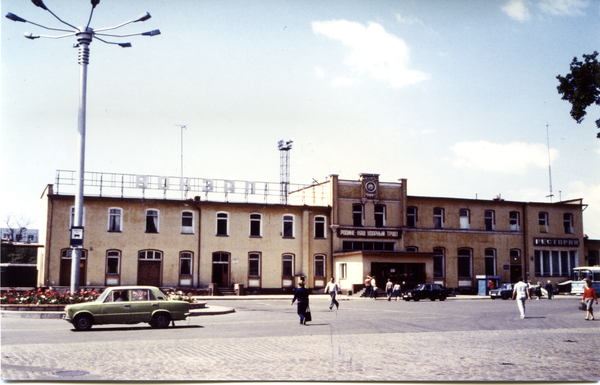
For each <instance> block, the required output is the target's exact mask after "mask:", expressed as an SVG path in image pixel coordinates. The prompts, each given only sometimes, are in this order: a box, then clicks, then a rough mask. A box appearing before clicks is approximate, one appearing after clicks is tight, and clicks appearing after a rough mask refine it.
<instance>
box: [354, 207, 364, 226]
mask: <svg viewBox="0 0 600 385" xmlns="http://www.w3.org/2000/svg"><path fill="white" fill-rule="evenodd" d="M363 223H364V222H363V205H356V204H355V205H352V224H353V225H354V226H355V227H362V226H363Z"/></svg>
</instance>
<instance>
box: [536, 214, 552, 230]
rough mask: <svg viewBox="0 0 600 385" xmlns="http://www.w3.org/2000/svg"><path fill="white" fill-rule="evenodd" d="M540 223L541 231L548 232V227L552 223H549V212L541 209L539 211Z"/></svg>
mask: <svg viewBox="0 0 600 385" xmlns="http://www.w3.org/2000/svg"><path fill="white" fill-rule="evenodd" d="M542 222H543V223H542ZM538 224H539V226H540V233H547V232H548V228H549V225H550V223H549V220H548V213H547V212H545V211H540V212H539V213H538ZM542 226H543V227H542Z"/></svg>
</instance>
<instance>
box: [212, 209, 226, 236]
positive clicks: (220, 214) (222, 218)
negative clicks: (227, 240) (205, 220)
mask: <svg viewBox="0 0 600 385" xmlns="http://www.w3.org/2000/svg"><path fill="white" fill-rule="evenodd" d="M215 220H216V222H215V235H216V236H217V237H228V236H229V213H228V212H227V211H217V213H216V214H215ZM223 222H224V223H225V225H223ZM222 231H223V232H222Z"/></svg>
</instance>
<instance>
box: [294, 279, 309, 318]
mask: <svg viewBox="0 0 600 385" xmlns="http://www.w3.org/2000/svg"><path fill="white" fill-rule="evenodd" d="M296 300H298V315H299V316H300V325H306V309H307V308H308V290H306V288H305V287H304V281H300V282H298V288H297V289H296V291H295V292H294V299H292V305H293V304H294V302H296Z"/></svg>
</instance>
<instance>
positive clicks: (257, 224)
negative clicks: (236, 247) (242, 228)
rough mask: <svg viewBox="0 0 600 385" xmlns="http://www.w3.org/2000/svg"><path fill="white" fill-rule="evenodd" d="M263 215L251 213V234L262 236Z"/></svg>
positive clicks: (252, 235)
mask: <svg viewBox="0 0 600 385" xmlns="http://www.w3.org/2000/svg"><path fill="white" fill-rule="evenodd" d="M261 222H262V215H260V214H250V236H251V237H260V236H262V226H261Z"/></svg>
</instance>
